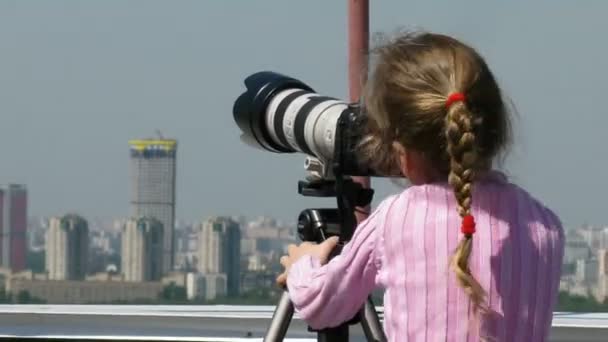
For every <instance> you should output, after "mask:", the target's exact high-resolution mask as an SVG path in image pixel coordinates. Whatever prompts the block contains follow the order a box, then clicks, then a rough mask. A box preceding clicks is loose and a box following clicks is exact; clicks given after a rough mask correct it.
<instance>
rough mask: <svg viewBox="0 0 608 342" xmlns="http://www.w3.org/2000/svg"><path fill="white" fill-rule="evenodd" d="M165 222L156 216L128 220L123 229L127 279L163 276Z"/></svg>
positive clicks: (123, 263)
mask: <svg viewBox="0 0 608 342" xmlns="http://www.w3.org/2000/svg"><path fill="white" fill-rule="evenodd" d="M162 249H163V224H162V223H161V222H160V221H159V220H157V219H155V218H139V219H130V220H128V221H127V223H126V224H125V226H124V227H123V230H122V253H121V259H122V273H123V274H124V276H125V280H126V281H135V282H141V281H157V280H160V279H161V277H162V262H163V255H162V253H161V252H162Z"/></svg>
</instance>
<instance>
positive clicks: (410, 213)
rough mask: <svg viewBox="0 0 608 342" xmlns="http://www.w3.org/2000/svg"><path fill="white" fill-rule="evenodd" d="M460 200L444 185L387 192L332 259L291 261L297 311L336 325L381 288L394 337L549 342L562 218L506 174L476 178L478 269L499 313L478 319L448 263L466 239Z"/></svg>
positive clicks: (474, 258)
mask: <svg viewBox="0 0 608 342" xmlns="http://www.w3.org/2000/svg"><path fill="white" fill-rule="evenodd" d="M456 206H457V204H456V200H455V198H454V194H453V192H452V189H451V188H450V187H449V186H448V185H447V184H439V183H438V184H428V185H422V186H413V187H410V188H408V189H406V190H405V191H403V192H402V193H401V194H398V195H395V196H392V197H389V198H387V199H386V200H384V201H383V202H382V203H381V204H380V205H379V206H378V208H377V209H376V210H375V211H374V212H373V213H372V214H371V215H370V217H369V218H368V219H367V220H366V221H364V222H362V223H361V224H360V225H359V227H358V228H357V230H356V231H355V234H354V236H353V238H352V240H351V241H350V242H349V243H348V244H347V245H346V246H345V247H344V249H343V252H342V254H340V255H339V256H337V257H335V258H334V259H332V260H331V261H330V262H329V263H328V264H327V265H324V266H320V265H319V263H318V261H317V260H316V259H314V258H312V257H311V256H304V257H302V258H301V259H300V260H299V261H298V262H296V263H295V264H294V265H292V267H291V269H290V271H289V274H288V279H287V286H288V290H289V293H290V296H291V299H292V301H293V303H294V306H295V307H296V310H297V312H298V313H299V314H300V315H301V316H302V317H303V318H304V319H305V320H306V321H307V322H308V323H309V324H310V325H311V326H312V327H314V328H323V327H328V326H336V325H338V324H339V323H341V322H343V321H345V320H348V319H350V318H351V317H352V316H353V315H354V314H355V313H356V312H357V310H358V309H359V308H360V307H361V306H362V304H363V302H364V300H365V299H366V298H367V296H368V295H369V293H370V292H371V291H372V290H373V288H374V287H375V286H382V287H384V288H385V289H386V292H385V295H384V310H385V313H384V329H385V332H386V335H387V338H388V340H389V341H467V342H468V341H479V340H480V335H481V336H482V337H485V338H487V339H488V340H491V341H546V340H547V336H548V333H549V328H550V326H551V320H552V312H553V308H554V306H555V303H556V299H557V291H558V287H559V277H560V271H561V262H562V257H563V251H564V234H563V229H562V226H561V223H560V221H559V219H558V217H557V216H556V215H555V214H553V212H551V211H550V210H549V209H547V208H546V207H545V206H543V205H542V204H541V203H540V202H539V201H537V200H535V199H534V198H533V197H531V196H530V195H529V194H528V193H527V192H525V191H524V190H522V189H521V188H519V187H518V186H516V185H514V184H511V183H509V182H508V181H507V180H506V178H505V177H504V176H503V175H502V174H501V173H498V172H493V173H491V174H489V175H488V176H487V177H485V178H484V179H482V180H479V181H477V182H476V183H475V185H474V190H473V208H472V213H473V215H474V216H475V219H476V222H477V233H475V235H474V236H473V252H472V255H471V257H470V259H469V265H470V268H471V272H472V273H473V275H474V276H475V277H476V279H477V280H478V281H479V282H480V283H481V285H482V286H483V288H484V289H485V290H486V292H487V294H488V296H487V299H486V300H487V304H488V305H489V308H490V309H491V311H490V312H492V314H491V315H486V316H484V317H483V318H482V319H481V320H480V321H475V320H473V317H472V315H469V314H470V309H471V308H470V302H469V300H468V297H467V295H466V294H465V293H464V291H462V290H461V288H460V287H459V286H458V284H457V283H456V280H455V277H454V273H453V271H452V270H451V269H450V268H449V260H450V257H451V256H452V253H453V251H454V250H455V249H456V246H457V244H458V242H459V241H460V239H462V234H461V233H460V222H461V218H460V217H459V215H458V213H457V210H456ZM470 319H471V322H469V320H470Z"/></svg>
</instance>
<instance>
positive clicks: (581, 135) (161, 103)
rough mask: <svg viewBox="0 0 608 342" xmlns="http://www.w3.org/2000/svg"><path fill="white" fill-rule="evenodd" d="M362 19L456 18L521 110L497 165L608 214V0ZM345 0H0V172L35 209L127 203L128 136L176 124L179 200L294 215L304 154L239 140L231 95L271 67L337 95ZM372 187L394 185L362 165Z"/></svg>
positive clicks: (301, 201)
mask: <svg viewBox="0 0 608 342" xmlns="http://www.w3.org/2000/svg"><path fill="white" fill-rule="evenodd" d="M370 2H373V3H372V6H371V14H370V23H371V31H372V32H390V31H393V30H395V29H397V28H399V27H410V28H412V27H415V28H424V29H428V30H432V31H438V32H443V33H448V34H453V35H455V36H456V37H458V38H461V39H463V40H465V41H467V42H469V43H471V44H472V45H473V46H475V47H476V48H477V49H478V50H479V51H480V52H481V53H482V54H483V55H484V56H485V57H486V58H487V60H488V63H489V64H490V66H491V68H492V69H493V70H494V72H495V74H496V75H497V77H498V79H499V81H500V83H501V85H502V87H503V88H504V90H505V93H506V94H507V95H508V96H509V97H510V98H511V99H512V100H513V102H514V103H515V105H516V107H517V109H518V118H517V119H516V121H515V133H516V142H515V145H514V146H513V147H512V149H511V153H510V156H509V158H508V159H507V162H506V164H505V168H506V169H507V170H508V172H509V174H510V175H511V177H512V178H513V179H514V181H516V182H518V183H520V184H522V185H523V186H525V187H526V188H527V189H528V190H529V191H530V192H531V193H532V194H534V195H536V196H537V197H538V198H540V199H541V200H542V201H543V202H545V203H546V204H547V205H549V206H550V207H551V208H553V209H554V210H555V211H556V212H557V213H558V214H559V215H560V216H561V217H562V220H563V221H564V223H566V224H567V225H577V224H581V223H583V222H589V223H595V224H608V214H606V213H607V210H606V209H608V200H606V194H607V193H608V180H607V179H606V177H607V176H608V172H607V170H608V153H607V152H606V146H607V140H606V129H607V127H608V113H606V108H607V105H606V98H608V95H607V94H608V86H607V79H608V57H607V56H608V45H607V44H606V32H608V22H607V21H606V20H605V14H606V13H608V12H607V11H608V3H606V2H604V1H584V2H583V1H538V2H530V1H525V2H524V1H520V2H517V1H509V2H508V3H507V2H506V1H504V2H500V3H499V2H491V1H484V0H480V1H465V2H458V3H457V4H455V3H454V2H452V1H424V2H423V1H419V2H414V1H386V0H384V1H370ZM346 26H347V25H346V1H337V0H335V1H327V0H325V1H321V0H317V1H312V0H307V1H284V0H283V1H280V0H276V1H262V0H259V1H219V0H217V1H96V2H93V1H86V2H84V1H56V0H55V1H36V2H34V1H16V0H14V1H0V183H9V182H18V183H25V184H27V186H28V187H29V191H30V214H32V215H56V214H62V213H65V212H67V211H77V212H80V213H82V214H84V215H86V216H89V217H121V216H125V215H127V213H128V200H129V196H128V145H127V141H128V140H129V139H131V138H138V137H147V136H152V135H153V134H154V131H155V130H156V129H160V130H161V131H162V132H163V134H164V135H165V136H169V137H174V138H176V139H178V140H179V151H178V180H177V191H178V192H177V216H178V217H179V218H185V219H191V220H193V219H200V218H203V217H205V216H207V215H211V214H245V215H262V214H265V215H272V216H276V217H279V218H282V219H295V217H296V216H297V214H298V213H299V211H300V210H301V209H302V208H304V207H307V206H327V205H331V204H332V202H331V201H328V200H324V201H319V200H313V199H307V198H303V197H300V196H299V195H297V193H296V184H297V181H298V179H300V178H301V177H302V176H303V175H304V173H303V169H302V165H303V160H304V156H303V155H289V156H286V155H276V154H271V153H264V152H261V151H257V150H253V149H251V148H248V147H247V146H244V145H243V144H241V143H240V141H239V134H240V132H239V130H238V128H237V126H236V125H235V124H234V122H233V119H232V112H231V109H232V102H233V101H234V99H235V98H236V97H237V96H238V95H239V94H240V92H241V91H242V89H243V88H242V80H243V78H244V77H246V76H247V75H249V74H250V73H253V72H256V71H259V70H262V69H270V70H275V71H280V72H283V73H286V74H289V75H292V76H294V77H297V78H300V79H302V80H304V81H305V82H307V83H308V84H310V85H311V86H312V87H314V88H315V89H316V90H317V91H318V92H322V93H324V94H327V95H331V96H336V97H342V98H345V97H346V95H347V87H346V85H347V77H346V72H347V58H346V57H347V56H346V54H347V32H346ZM374 185H375V186H376V187H377V189H378V195H377V197H376V198H377V199H380V198H382V197H383V196H385V195H387V194H388V193H390V192H395V191H398V189H397V188H395V187H394V186H392V185H391V184H389V183H387V182H386V181H377V180H374Z"/></svg>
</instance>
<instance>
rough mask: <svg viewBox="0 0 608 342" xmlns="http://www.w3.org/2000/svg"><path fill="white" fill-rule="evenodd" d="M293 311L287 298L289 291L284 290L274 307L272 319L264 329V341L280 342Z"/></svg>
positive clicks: (291, 304) (283, 337) (285, 332)
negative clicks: (265, 329)
mask: <svg viewBox="0 0 608 342" xmlns="http://www.w3.org/2000/svg"><path fill="white" fill-rule="evenodd" d="M293 312H294V307H293V303H292V302H291V299H290V298H289V292H287V291H284V292H283V295H281V298H280V299H279V302H278V303H277V306H276V308H275V309H274V314H273V315H272V321H271V322H270V326H269V327H268V330H267V331H266V336H264V342H281V341H283V340H284V339H285V335H286V334H287V329H288V328H289V323H291V319H292V318H293Z"/></svg>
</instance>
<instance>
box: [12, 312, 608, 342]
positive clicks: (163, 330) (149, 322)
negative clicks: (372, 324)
mask: <svg viewBox="0 0 608 342" xmlns="http://www.w3.org/2000/svg"><path fill="white" fill-rule="evenodd" d="M273 310H274V307H273V306H229V305H217V306H197V305H0V340H2V339H4V340H7V339H12V340H15V339H17V340H36V341H41V340H56V339H61V340H79V341H83V340H87V341H109V340H110V341H120V340H122V341H218V342H222V341H248V342H251V341H261V337H262V336H263V335H264V332H265V330H266V328H267V326H268V323H269V321H270V318H271V317H272V313H273ZM377 310H378V312H379V313H380V318H381V319H382V318H383V308H381V307H379V308H377ZM351 330H352V332H351V336H352V341H364V339H363V332H362V331H361V330H360V328H359V327H357V326H353V328H352V329H351ZM287 341H298V342H304V341H316V339H315V336H314V335H313V334H312V333H309V332H308V331H307V327H306V324H305V323H304V322H303V321H302V320H300V319H299V318H298V317H297V314H296V317H294V320H293V322H292V324H291V326H290V329H289V332H288V340H287ZM550 341H556V342H562V341H577V342H585V341H608V313H594V314H590V313H564V312H557V313H555V314H554V319H553V327H552V330H551V339H550Z"/></svg>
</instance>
